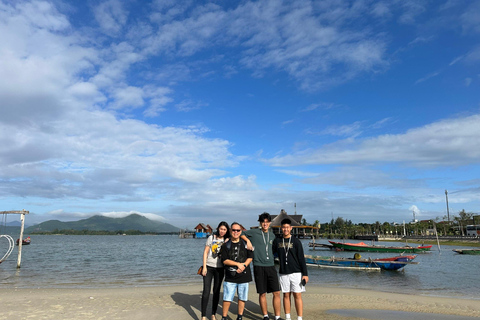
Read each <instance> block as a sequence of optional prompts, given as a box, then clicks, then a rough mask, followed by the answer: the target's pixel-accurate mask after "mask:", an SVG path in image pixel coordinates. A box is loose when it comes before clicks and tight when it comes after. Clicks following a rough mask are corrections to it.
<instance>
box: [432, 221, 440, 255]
mask: <svg viewBox="0 0 480 320" xmlns="http://www.w3.org/2000/svg"><path fill="white" fill-rule="evenodd" d="M432 223H433V229H434V230H435V236H436V237H437V247H438V252H440V254H441V253H442V251H440V241H439V240H438V232H437V225H436V223H435V221H433V220H432Z"/></svg>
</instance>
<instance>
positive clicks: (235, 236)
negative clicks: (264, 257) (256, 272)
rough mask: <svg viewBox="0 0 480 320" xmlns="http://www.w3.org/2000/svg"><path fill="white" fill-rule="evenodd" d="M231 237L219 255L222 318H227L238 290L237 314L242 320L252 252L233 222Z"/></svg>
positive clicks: (239, 228) (238, 318)
mask: <svg viewBox="0 0 480 320" xmlns="http://www.w3.org/2000/svg"><path fill="white" fill-rule="evenodd" d="M230 228H231V229H230V232H231V238H230V241H228V242H226V243H225V244H224V245H223V246H222V249H221V251H220V257H221V259H222V262H223V265H224V266H225V281H224V283H223V314H222V316H223V317H222V320H226V319H227V315H228V309H229V308H230V304H231V302H232V301H233V298H234V296H235V291H237V290H238V316H237V320H242V316H243V311H244V309H245V302H246V301H247V300H248V283H249V282H250V281H252V272H251V270H250V263H252V260H253V252H252V251H251V250H247V244H246V242H245V241H243V240H242V239H240V235H241V234H242V227H241V226H240V224H239V223H237V222H234V223H232V224H231V226H230Z"/></svg>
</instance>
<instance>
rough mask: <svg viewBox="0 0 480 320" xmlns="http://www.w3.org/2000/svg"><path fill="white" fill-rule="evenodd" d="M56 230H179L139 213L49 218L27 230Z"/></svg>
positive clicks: (159, 231) (29, 231)
mask: <svg viewBox="0 0 480 320" xmlns="http://www.w3.org/2000/svg"><path fill="white" fill-rule="evenodd" d="M54 230H89V231H127V230H138V231H141V232H155V233H161V232H178V231H180V228H177V227H175V226H173V225H171V224H168V223H164V222H159V221H154V220H150V219H148V218H145V217H144V216H141V215H139V214H131V215H129V216H126V217H124V218H108V217H104V216H93V217H90V218H88V219H83V220H78V221H69V222H62V221H59V220H49V221H45V222H42V223H39V224H37V225H34V226H31V227H29V228H27V229H26V230H25V232H26V233H31V232H51V231H54Z"/></svg>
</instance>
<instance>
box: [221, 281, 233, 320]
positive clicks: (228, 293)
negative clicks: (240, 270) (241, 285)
mask: <svg viewBox="0 0 480 320" xmlns="http://www.w3.org/2000/svg"><path fill="white" fill-rule="evenodd" d="M236 290H237V284H236V283H232V282H226V281H225V282H224V283H223V305H222V306H223V312H222V316H223V317H224V318H225V317H226V316H227V315H228V309H229V308H230V304H231V302H232V301H233V298H234V296H235V291H236Z"/></svg>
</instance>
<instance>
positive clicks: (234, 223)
mask: <svg viewBox="0 0 480 320" xmlns="http://www.w3.org/2000/svg"><path fill="white" fill-rule="evenodd" d="M234 224H238V226H239V227H240V229H242V225H241V224H240V223H238V222H236V221H234V222H232V223H231V224H230V225H231V226H232V227H233V225H234Z"/></svg>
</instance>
